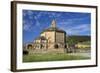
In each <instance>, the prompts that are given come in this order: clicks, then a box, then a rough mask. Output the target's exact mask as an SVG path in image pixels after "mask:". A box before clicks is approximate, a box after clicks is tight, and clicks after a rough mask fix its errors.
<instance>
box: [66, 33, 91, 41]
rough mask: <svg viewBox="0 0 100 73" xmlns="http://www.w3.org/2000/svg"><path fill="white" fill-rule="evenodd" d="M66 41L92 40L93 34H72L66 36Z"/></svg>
mask: <svg viewBox="0 0 100 73" xmlns="http://www.w3.org/2000/svg"><path fill="white" fill-rule="evenodd" d="M66 41H67V42H70V41H72V42H73V43H78V42H84V41H91V36H80V35H72V36H68V37H66Z"/></svg>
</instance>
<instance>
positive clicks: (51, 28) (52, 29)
mask: <svg viewBox="0 0 100 73" xmlns="http://www.w3.org/2000/svg"><path fill="white" fill-rule="evenodd" d="M47 31H55V32H61V33H66V32H65V31H64V30H62V29H59V28H57V27H55V28H54V27H50V28H47V29H45V30H43V31H42V32H41V33H43V32H47Z"/></svg>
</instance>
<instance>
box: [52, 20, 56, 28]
mask: <svg viewBox="0 0 100 73" xmlns="http://www.w3.org/2000/svg"><path fill="white" fill-rule="evenodd" d="M51 27H53V28H56V21H55V20H52V23H51Z"/></svg>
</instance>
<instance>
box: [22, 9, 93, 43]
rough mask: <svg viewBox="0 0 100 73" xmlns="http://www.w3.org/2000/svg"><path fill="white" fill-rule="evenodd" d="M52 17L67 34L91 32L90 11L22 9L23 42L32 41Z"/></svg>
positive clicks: (87, 33)
mask: <svg viewBox="0 0 100 73" xmlns="http://www.w3.org/2000/svg"><path fill="white" fill-rule="evenodd" d="M53 19H55V20H56V23H57V27H58V28H60V29H63V30H65V31H66V33H67V35H90V34H91V30H90V28H91V26H90V25H91V14H90V13H82V12H81V13H79V12H55V11H34V10H23V19H22V21H23V42H24V43H28V42H32V41H34V39H35V38H36V37H38V36H39V35H40V32H41V31H42V30H43V29H45V28H48V27H50V25H51V22H52V20H53Z"/></svg>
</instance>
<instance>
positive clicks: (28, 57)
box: [23, 54, 89, 62]
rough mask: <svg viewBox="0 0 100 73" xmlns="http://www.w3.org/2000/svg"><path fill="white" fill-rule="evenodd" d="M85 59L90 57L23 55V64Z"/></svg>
mask: <svg viewBox="0 0 100 73" xmlns="http://www.w3.org/2000/svg"><path fill="white" fill-rule="evenodd" d="M84 59H89V57H83V56H74V55H68V54H29V55H23V62H39V61H62V60H84Z"/></svg>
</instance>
